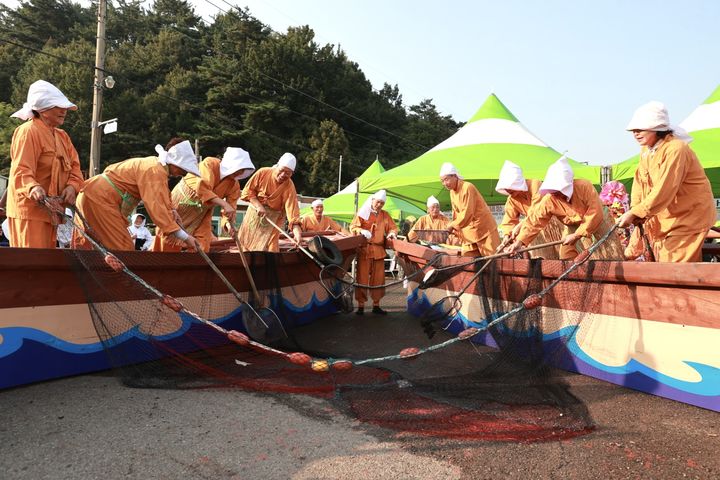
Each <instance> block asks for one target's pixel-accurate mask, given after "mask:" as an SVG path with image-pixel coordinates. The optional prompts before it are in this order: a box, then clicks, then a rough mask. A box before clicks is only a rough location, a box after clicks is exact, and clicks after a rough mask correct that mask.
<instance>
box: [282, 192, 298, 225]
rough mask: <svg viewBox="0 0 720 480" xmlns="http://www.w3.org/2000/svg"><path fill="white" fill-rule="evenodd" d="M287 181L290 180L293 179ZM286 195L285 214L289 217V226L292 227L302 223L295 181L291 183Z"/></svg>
mask: <svg viewBox="0 0 720 480" xmlns="http://www.w3.org/2000/svg"><path fill="white" fill-rule="evenodd" d="M287 181H288V182H290V181H291V180H287ZM285 195H286V196H285V216H286V217H287V221H288V225H289V227H290V228H292V226H293V225H297V224H299V223H300V208H298V200H297V192H296V191H295V184H294V183H291V184H290V185H289V187H288V191H287V192H285Z"/></svg>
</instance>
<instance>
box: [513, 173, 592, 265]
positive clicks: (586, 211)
mask: <svg viewBox="0 0 720 480" xmlns="http://www.w3.org/2000/svg"><path fill="white" fill-rule="evenodd" d="M603 215H604V213H603V206H602V203H601V202H600V197H599V196H598V193H597V191H596V190H595V187H593V184H592V183H591V182H589V181H588V180H584V179H577V180H573V194H572V197H571V198H570V201H569V202H568V201H567V200H565V198H564V197H562V198H560V197H556V196H554V195H549V194H548V195H544V196H543V197H542V200H540V202H539V203H538V204H537V205H535V206H533V208H532V209H531V210H530V212H529V214H528V217H527V219H526V220H525V222H524V223H523V226H522V228H521V229H520V233H519V234H518V237H517V238H518V240H520V241H521V242H522V243H523V244H525V245H529V244H530V243H531V242H532V241H533V240H534V239H535V237H536V236H537V235H538V234H539V233H540V231H542V230H543V229H544V228H545V227H546V226H547V225H548V223H549V222H550V219H551V218H552V217H557V218H558V220H560V221H561V222H562V223H563V224H564V225H565V227H566V230H565V232H564V234H563V235H566V234H569V233H577V234H578V235H580V236H582V237H588V238H589V237H591V236H592V235H593V234H594V233H596V231H597V230H598V229H599V228H600V226H601V224H602V221H603ZM577 254H578V251H577V248H576V246H575V245H562V246H561V247H560V258H561V259H562V260H569V259H573V258H575V257H576V256H577Z"/></svg>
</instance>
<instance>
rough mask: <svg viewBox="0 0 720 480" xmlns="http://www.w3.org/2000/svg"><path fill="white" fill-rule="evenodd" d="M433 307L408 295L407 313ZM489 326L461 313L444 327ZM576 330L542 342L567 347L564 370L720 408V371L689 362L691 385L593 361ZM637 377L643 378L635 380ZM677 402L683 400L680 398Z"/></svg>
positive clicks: (643, 369) (633, 366) (519, 334)
mask: <svg viewBox="0 0 720 480" xmlns="http://www.w3.org/2000/svg"><path fill="white" fill-rule="evenodd" d="M431 305H432V304H431V302H430V301H429V299H428V298H427V297H426V296H425V294H424V293H420V292H419V291H418V289H415V290H413V292H412V293H411V294H410V295H409V296H408V310H409V311H410V313H412V314H413V315H416V316H420V315H422V312H423V311H424V310H426V309H427V308H430V306H431ZM501 314H502V312H495V313H493V315H491V318H490V319H489V320H490V321H492V319H494V318H497V317H498V316H500V315H501ZM487 325H488V319H482V320H480V321H471V320H469V319H468V318H467V317H465V315H463V314H462V313H459V314H458V315H456V316H455V317H454V318H453V319H451V320H450V321H448V322H447V323H446V325H445V326H444V327H445V328H447V329H448V330H450V331H452V332H454V333H457V332H459V331H461V330H463V329H464V328H467V327H468V326H472V327H477V328H484V327H487ZM497 327H498V330H500V331H502V332H503V334H507V335H511V336H514V337H516V338H537V335H538V331H537V330H536V329H532V330H527V331H515V330H512V329H510V328H508V327H507V325H505V324H503V323H501V324H499V325H497ZM576 330H577V327H574V326H568V327H564V328H562V329H560V330H557V331H555V332H550V333H547V334H542V341H543V343H546V342H547V343H555V342H562V343H563V344H564V346H565V348H566V350H567V352H568V357H571V358H568V359H566V360H565V361H563V362H562V363H563V365H561V367H562V368H568V369H570V370H575V371H578V372H580V373H585V374H590V375H592V376H595V377H598V378H601V379H603V380H608V381H611V382H613V383H618V384H620V385H625V386H628V387H631V388H638V389H640V390H643V391H649V392H650V393H655V394H658V395H663V396H665V395H664V394H663V390H664V389H663V388H662V387H660V386H658V385H657V384H661V385H664V386H666V387H669V388H670V389H673V390H678V391H680V392H685V393H688V394H690V395H697V396H702V397H715V399H716V402H713V403H715V407H714V409H718V408H720V368H716V367H713V366H711V365H706V364H703V363H697V362H690V361H686V362H684V363H685V364H686V365H688V366H690V367H691V368H693V369H694V370H695V371H696V372H697V373H698V375H700V377H701V379H702V380H701V381H699V382H689V381H685V380H680V379H677V378H674V377H670V376H668V375H665V374H663V373H660V372H658V371H656V370H653V369H652V368H650V367H648V366H647V365H644V364H643V363H641V362H639V361H637V360H635V359H630V361H628V362H627V363H626V364H624V365H620V366H609V365H605V364H603V363H601V362H598V361H597V360H595V359H593V358H592V357H590V356H589V355H588V354H587V353H586V352H585V351H583V349H582V347H580V345H579V344H578V343H577V339H576V336H575V332H576ZM486 337H490V338H492V335H490V334H489V333H488V335H487V336H486ZM478 340H479V343H483V344H487V345H490V346H497V345H496V344H495V341H494V340H493V341H492V342H487V341H485V340H484V339H482V338H479V339H478ZM494 344H495V345H494ZM579 363H581V364H584V366H586V368H583V365H580V364H579ZM593 371H595V372H593ZM638 376H639V377H641V378H639V379H638V378H633V377H638ZM643 377H644V378H643ZM648 380H650V382H648ZM648 385H654V387H652V388H650V389H649V388H648ZM676 397H677V396H673V397H671V398H676ZM676 399H678V400H683V399H681V398H676ZM703 406H706V405H703Z"/></svg>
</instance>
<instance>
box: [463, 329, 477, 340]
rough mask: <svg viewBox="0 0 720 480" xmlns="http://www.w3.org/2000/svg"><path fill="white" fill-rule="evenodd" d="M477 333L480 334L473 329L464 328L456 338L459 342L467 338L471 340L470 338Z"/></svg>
mask: <svg viewBox="0 0 720 480" xmlns="http://www.w3.org/2000/svg"><path fill="white" fill-rule="evenodd" d="M478 332H480V330H478V329H477V328H475V327H470V328H466V329H465V330H463V331H462V332H460V333H459V334H458V338H460V339H461V340H467V339H468V338H471V337H474V336H475V335H477V334H478Z"/></svg>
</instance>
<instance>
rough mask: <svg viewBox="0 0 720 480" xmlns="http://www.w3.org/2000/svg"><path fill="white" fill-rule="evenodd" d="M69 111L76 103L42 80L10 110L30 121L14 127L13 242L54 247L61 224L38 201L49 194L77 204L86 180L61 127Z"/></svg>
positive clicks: (9, 208)
mask: <svg viewBox="0 0 720 480" xmlns="http://www.w3.org/2000/svg"><path fill="white" fill-rule="evenodd" d="M68 110H77V107H76V106H75V105H74V104H72V103H70V101H69V100H68V99H67V98H66V97H65V95H63V93H62V92H61V91H60V90H58V89H57V88H56V87H55V86H53V85H52V84H50V83H48V82H46V81H44V80H38V81H37V82H35V83H33V84H32V85H31V86H30V88H29V90H28V96H27V102H25V104H24V105H23V108H21V109H20V110H18V111H17V112H15V113H13V114H12V116H13V117H17V118H21V119H23V120H26V122H25V123H23V124H22V125H20V126H19V127H17V128H16V129H15V133H13V137H12V143H11V146H10V158H11V165H10V181H9V184H8V189H7V195H8V196H7V212H6V213H7V217H8V225H9V230H10V239H9V240H10V246H11V247H25V248H55V243H56V238H57V226H56V225H53V221H52V219H51V216H50V214H49V212H48V209H47V208H46V207H44V206H42V205H40V203H39V202H41V201H43V200H44V199H45V197H46V196H48V195H49V196H60V197H62V200H63V203H65V204H66V205H74V204H75V196H76V194H77V192H78V191H80V187H81V186H82V182H83V177H82V172H81V171H80V159H79V157H78V153H77V151H76V150H75V147H74V146H73V144H72V141H71V140H70V137H69V136H68V134H67V133H65V131H63V130H61V129H60V128H58V127H59V126H61V125H62V124H63V123H64V122H65V115H66V114H67V111H68Z"/></svg>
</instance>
